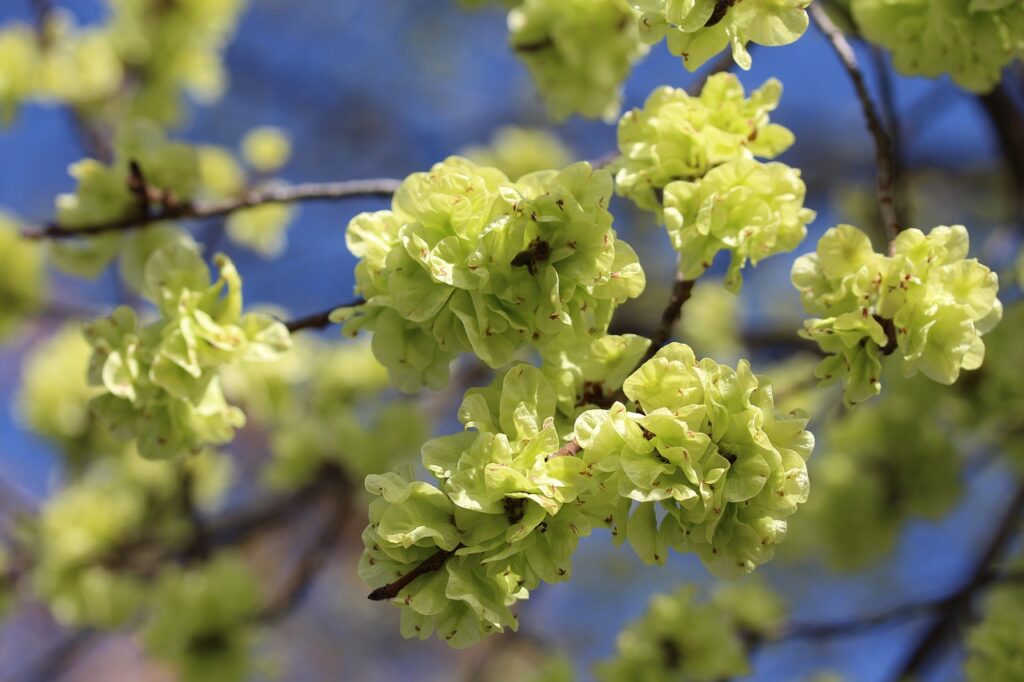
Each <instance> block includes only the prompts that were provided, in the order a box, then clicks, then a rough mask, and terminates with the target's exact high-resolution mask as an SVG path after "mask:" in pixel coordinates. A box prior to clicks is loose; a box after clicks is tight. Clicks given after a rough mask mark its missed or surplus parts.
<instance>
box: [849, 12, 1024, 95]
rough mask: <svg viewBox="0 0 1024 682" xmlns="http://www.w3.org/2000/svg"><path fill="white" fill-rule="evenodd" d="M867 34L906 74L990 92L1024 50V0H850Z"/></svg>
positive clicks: (867, 37)
mask: <svg viewBox="0 0 1024 682" xmlns="http://www.w3.org/2000/svg"><path fill="white" fill-rule="evenodd" d="M850 10H851V11H852V13H853V17H854V19H855V20H856V22H857V26H858V27H859V28H860V30H861V32H862V33H863V35H864V37H865V38H866V39H867V40H870V41H871V42H873V43H876V44H878V45H881V46H882V47H884V48H886V49H887V50H890V51H891V52H892V58H893V65H894V66H895V67H896V69H897V70H898V71H899V72H900V73H903V74H906V75H908V76H927V77H929V78H936V77H938V76H941V75H943V74H949V75H950V76H951V77H952V78H953V80H954V81H955V82H956V83H957V85H959V86H960V87H962V88H965V89H967V90H972V91H974V92H988V91H989V90H991V89H992V88H993V87H995V85H996V84H997V83H999V80H1000V78H1001V77H1002V71H1003V67H1005V66H1006V65H1007V64H1009V63H1010V62H1012V61H1013V60H1014V59H1017V58H1019V57H1020V56H1021V55H1024V5H1022V4H1021V3H1020V2H1018V1H1017V0H970V1H968V0H852V1H851V3H850Z"/></svg>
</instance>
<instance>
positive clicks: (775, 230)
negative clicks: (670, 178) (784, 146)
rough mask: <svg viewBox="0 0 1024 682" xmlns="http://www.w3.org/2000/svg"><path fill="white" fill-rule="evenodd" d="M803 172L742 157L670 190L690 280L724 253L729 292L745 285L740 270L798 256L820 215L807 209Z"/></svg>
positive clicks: (669, 214)
mask: <svg viewBox="0 0 1024 682" xmlns="http://www.w3.org/2000/svg"><path fill="white" fill-rule="evenodd" d="M805 194H806V187H805V186H804V182H803V180H801V179H800V172H799V171H797V170H794V169H792V168H790V167H789V166H787V165H785V164H782V163H767V164H764V163H760V162H758V161H754V160H752V159H747V158H742V157H741V158H738V159H736V160H734V161H729V162H727V163H724V164H722V165H721V166H717V167H715V168H712V169H711V170H710V171H708V172H707V174H706V175H705V176H704V177H703V178H701V179H700V180H697V181H693V182H687V181H678V182H673V183H671V184H669V185H668V186H667V187H665V226H666V228H667V229H668V234H669V237H671V239H672V246H673V247H674V248H675V249H676V251H678V252H679V272H680V274H681V275H682V276H683V278H684V279H688V280H692V279H696V278H697V277H699V276H700V275H702V274H703V273H704V272H705V271H706V270H707V269H708V268H709V267H711V262H712V261H713V260H714V258H715V255H717V254H718V252H719V251H723V250H724V251H728V252H729V253H730V260H729V269H728V271H727V272H726V274H725V280H724V284H725V287H726V289H728V290H729V291H731V292H733V293H736V292H738V291H739V290H740V287H741V286H742V285H743V275H742V274H741V273H740V270H741V269H742V268H743V267H744V266H745V265H746V263H747V262H748V261H749V262H751V263H753V264H754V265H757V263H758V262H759V261H761V260H762V259H764V258H767V257H768V256H771V255H774V254H777V253H784V252H786V251H792V250H793V249H795V248H796V247H797V246H799V244H800V242H802V241H803V239H804V237H805V236H806V235H807V224H808V223H809V222H811V221H812V220H814V217H815V213H814V211H812V210H811V209H809V208H804V196H805Z"/></svg>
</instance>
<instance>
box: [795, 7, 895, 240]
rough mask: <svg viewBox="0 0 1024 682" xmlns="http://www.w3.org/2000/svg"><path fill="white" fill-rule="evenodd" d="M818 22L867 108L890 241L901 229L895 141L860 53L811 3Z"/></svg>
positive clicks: (881, 208) (880, 201)
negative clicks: (874, 97) (873, 94)
mask: <svg viewBox="0 0 1024 682" xmlns="http://www.w3.org/2000/svg"><path fill="white" fill-rule="evenodd" d="M807 12H808V13H809V14H810V15H811V18H812V19H813V20H814V23H815V24H817V26H818V28H819V29H820V30H821V32H822V33H823V34H824V35H825V37H826V38H828V41H829V43H831V45H832V48H833V49H834V50H835V52H836V54H837V55H838V56H839V60H840V61H841V62H842V63H843V66H844V67H845V68H846V72H847V74H848V75H849V76H850V81H851V82H852V83H853V88H854V90H856V91H857V98H858V99H859V100H860V104H861V108H862V109H863V111H864V120H865V122H866V123H867V127H868V132H869V133H870V134H871V137H872V138H873V139H874V142H875V165H876V167H877V172H878V187H877V195H878V210H879V213H880V214H881V217H882V225H883V226H884V227H885V231H886V234H887V235H888V237H889V240H890V241H891V240H893V239H895V238H896V235H897V234H899V231H900V228H901V226H900V221H899V216H898V214H897V210H896V198H895V195H894V188H895V184H896V169H895V164H894V162H893V154H892V140H891V139H890V138H889V134H888V133H887V132H886V130H885V124H884V123H883V122H882V117H881V115H880V114H879V113H878V107H877V106H875V102H874V100H872V99H871V93H869V92H868V87H867V84H866V83H865V82H864V74H863V73H861V70H860V65H859V64H858V63H857V55H856V54H855V53H854V51H853V47H852V46H851V45H850V43H849V42H848V41H847V40H846V36H844V35H843V32H842V31H840V30H839V27H838V26H836V25H835V23H833V21H832V19H831V18H830V17H829V16H828V12H827V11H825V7H824V5H822V4H821V3H819V2H814V3H811V4H810V6H808V8H807Z"/></svg>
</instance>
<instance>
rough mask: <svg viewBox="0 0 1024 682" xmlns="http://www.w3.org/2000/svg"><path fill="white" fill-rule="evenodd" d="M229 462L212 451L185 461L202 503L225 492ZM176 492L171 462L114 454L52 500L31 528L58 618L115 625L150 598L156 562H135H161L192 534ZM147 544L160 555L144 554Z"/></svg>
mask: <svg viewBox="0 0 1024 682" xmlns="http://www.w3.org/2000/svg"><path fill="white" fill-rule="evenodd" d="M227 464H228V462H227V460H225V459H223V458H221V457H219V456H217V455H215V454H213V453H204V454H203V455H202V456H200V457H196V458H193V459H190V460H189V461H188V462H184V463H183V464H182V466H184V467H187V469H188V470H189V472H190V473H189V475H190V476H191V478H192V485H193V486H194V489H195V490H196V493H197V498H198V500H199V501H200V502H212V501H215V500H216V499H217V497H218V496H219V495H220V493H221V492H222V491H223V489H224V488H225V486H226V483H227V481H228V476H229V474H230V469H229V468H228V466H227ZM179 495H180V479H179V471H178V470H176V469H175V468H174V467H169V466H167V465H166V464H163V463H159V462H148V461H146V460H144V459H141V458H139V457H109V458H105V459H103V460H100V461H98V462H97V463H96V464H94V465H93V466H92V467H91V468H90V470H89V472H88V474H87V475H86V476H85V477H83V478H82V480H81V481H79V482H77V483H74V484H72V485H70V486H68V487H67V488H64V489H63V490H61V491H60V492H59V493H58V494H56V495H55V496H54V497H53V498H52V499H51V500H49V501H48V502H47V504H46V506H45V507H44V508H43V509H42V512H41V514H40V518H39V521H38V525H37V527H36V528H35V531H34V532H35V540H34V543H35V545H36V556H37V561H36V565H35V568H34V571H33V574H32V579H33V585H34V588H35V590H36V593H37V594H38V595H39V597H40V598H41V599H42V600H43V601H44V602H46V603H47V604H48V605H49V607H50V609H51V610H52V611H53V613H54V615H55V616H56V617H57V618H58V620H60V621H61V622H63V623H66V624H72V625H92V626H97V627H117V626H119V625H122V624H123V623H124V622H125V621H127V620H128V619H129V618H131V617H132V616H133V615H134V614H135V613H136V612H137V611H138V610H139V609H140V608H141V607H142V606H143V605H144V604H145V599H146V596H147V595H146V590H145V582H144V580H143V578H142V576H141V574H140V573H145V572H146V571H147V570H151V569H152V568H153V567H154V566H155V565H154V566H149V565H148V564H144V565H136V562H138V561H143V562H152V561H154V560H159V559H160V556H159V552H160V551H167V550H168V548H173V547H175V546H176V545H180V544H181V542H182V541H183V540H185V539H186V538H187V537H188V526H187V521H186V520H185V519H183V518H182V517H181V516H180V515H179V514H177V510H178V509H179V507H180V503H179V502H178V498H179ZM147 547H150V548H152V549H153V550H155V554H154V552H149V553H146V552H145V551H144V550H145V549H146V548H147ZM132 557H134V558H132ZM140 557H141V558H140Z"/></svg>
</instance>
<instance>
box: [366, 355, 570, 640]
mask: <svg viewBox="0 0 1024 682" xmlns="http://www.w3.org/2000/svg"><path fill="white" fill-rule="evenodd" d="M554 412H555V398H554V394H553V391H552V390H551V387H550V385H549V384H548V382H547V380H546V379H545V378H544V376H543V375H542V374H541V373H540V371H539V370H537V369H536V368H533V367H530V366H528V365H516V366H513V367H512V368H511V369H510V370H509V371H508V372H507V373H506V374H505V375H504V377H503V378H501V379H500V380H499V384H498V385H494V386H492V387H489V388H484V389H472V390H470V391H469V392H468V393H467V394H466V398H465V400H464V401H463V403H462V406H461V408H460V410H459V418H460V420H461V421H462V423H463V424H465V426H466V428H467V429H472V430H467V431H464V432H462V433H458V434H455V435H451V436H443V437H440V438H435V439H433V440H431V441H428V442H427V443H426V444H425V445H424V446H423V465H424V467H425V468H426V469H427V471H429V472H430V473H431V475H432V476H433V477H434V479H435V483H434V484H432V483H425V482H422V481H412V482H410V481H409V480H407V479H406V478H405V477H403V476H402V475H400V474H397V473H391V474H385V475H375V476H369V477H367V479H366V487H367V489H368V490H369V491H370V492H371V493H373V494H375V495H378V496H379V498H378V499H375V500H374V501H373V502H372V503H371V504H370V524H369V525H368V526H367V527H366V529H365V530H364V532H363V542H364V545H365V551H364V553H363V557H362V560H361V561H360V565H359V573H360V575H361V576H362V578H363V579H364V580H365V581H366V582H367V583H368V584H369V585H372V586H374V587H376V588H377V590H375V592H374V594H372V595H371V598H373V599H390V600H391V601H392V603H394V604H396V605H398V606H399V607H401V609H402V626H401V631H402V634H403V635H404V636H406V637H418V638H420V639H425V638H427V637H429V636H430V635H431V634H432V633H433V632H435V631H436V632H437V635H438V637H440V638H442V639H444V640H446V641H447V642H448V643H449V644H450V645H452V646H455V647H465V646H469V645H471V644H473V643H475V642H477V641H478V640H479V639H480V638H481V637H482V636H484V635H486V634H490V633H494V632H500V631H502V630H504V629H505V628H512V629H513V630H514V629H516V628H517V627H518V622H517V620H516V616H515V614H514V613H513V611H512V608H511V607H512V606H513V605H514V604H515V603H516V602H517V601H519V600H521V599H526V598H527V597H528V596H529V591H530V590H532V589H534V588H536V587H537V586H538V584H539V583H540V582H541V581H544V582H556V581H561V580H566V579H568V577H569V574H570V571H571V569H572V565H571V561H570V557H571V555H572V553H573V551H574V550H575V548H576V545H577V542H578V539H579V537H580V536H582V535H586V534H588V533H589V531H590V524H589V522H588V519H587V516H586V515H585V514H584V513H583V511H582V510H581V509H580V506H581V505H579V504H578V497H579V494H580V491H581V489H583V488H585V487H586V486H587V485H588V484H589V483H588V482H589V480H590V478H588V477H587V476H586V475H581V474H582V473H583V472H584V465H583V462H582V460H580V459H579V458H578V457H573V456H560V457H556V456H552V455H554V454H556V453H558V452H559V451H560V447H561V445H562V443H561V441H560V439H559V436H558V434H557V433H556V430H555V426H554V421H553V416H554ZM389 586H390V590H389Z"/></svg>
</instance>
